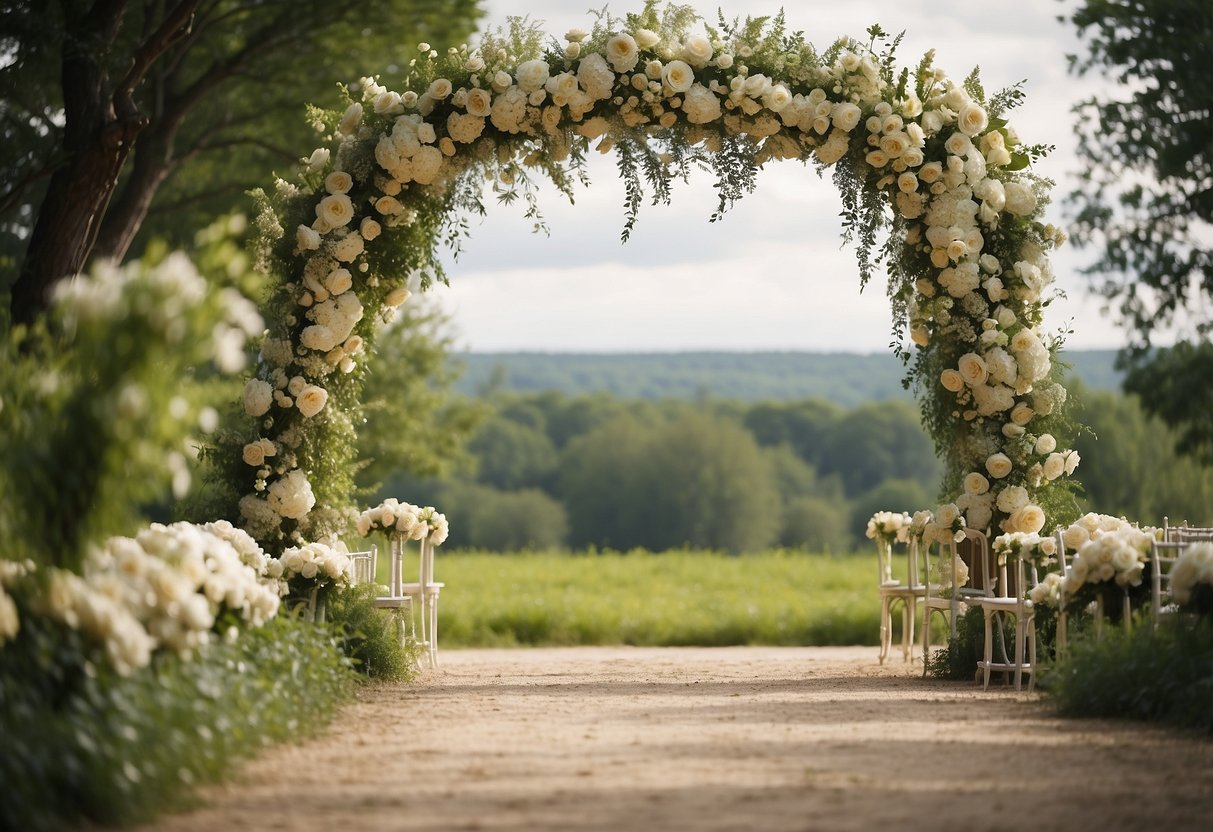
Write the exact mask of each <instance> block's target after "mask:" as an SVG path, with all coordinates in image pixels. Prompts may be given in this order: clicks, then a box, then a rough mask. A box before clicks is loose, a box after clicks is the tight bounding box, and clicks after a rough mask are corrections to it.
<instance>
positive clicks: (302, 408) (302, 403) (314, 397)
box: [295, 384, 329, 419]
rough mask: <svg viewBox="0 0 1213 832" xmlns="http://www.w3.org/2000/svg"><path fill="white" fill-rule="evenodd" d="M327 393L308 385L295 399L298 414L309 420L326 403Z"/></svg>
mask: <svg viewBox="0 0 1213 832" xmlns="http://www.w3.org/2000/svg"><path fill="white" fill-rule="evenodd" d="M328 400H329V393H328V391H327V390H325V389H324V388H323V387H317V386H316V385H314V384H309V385H307V386H306V387H304V388H303V390H301V391H300V392H299V395H298V396H297V397H296V398H295V406H296V407H298V408H299V412H300V413H301V414H303V418H305V419H310V418H311V417H313V416H315V415H316V414H317V413H319V412H320V411H321V410H324V406H325V404H326V403H328Z"/></svg>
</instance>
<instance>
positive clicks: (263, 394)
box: [241, 378, 274, 417]
mask: <svg viewBox="0 0 1213 832" xmlns="http://www.w3.org/2000/svg"><path fill="white" fill-rule="evenodd" d="M241 398H242V399H243V401H244V412H245V413H246V414H247V415H249V416H253V417H256V416H264V415H265V414H266V413H268V412H269V409H270V405H271V404H272V403H273V401H274V388H273V386H272V385H271V384H270V383H269V382H268V381H262V380H261V379H259V378H253V379H249V380H248V383H247V384H245V385H244V393H243V395H242V396H241Z"/></svg>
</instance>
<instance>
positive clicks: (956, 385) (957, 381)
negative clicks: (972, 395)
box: [939, 367, 965, 393]
mask: <svg viewBox="0 0 1213 832" xmlns="http://www.w3.org/2000/svg"><path fill="white" fill-rule="evenodd" d="M939 383H940V384H942V385H943V387H944V389H945V390H949V391H951V392H953V393H959V392H960V391H961V390H963V389H964V386H965V381H964V379H963V378H962V377H961V375H960V373H959V372H957V371H956V370H953V369H951V368H950V367H949V368H948V369H946V370H944V371H943V372H942V373H940V374H939Z"/></svg>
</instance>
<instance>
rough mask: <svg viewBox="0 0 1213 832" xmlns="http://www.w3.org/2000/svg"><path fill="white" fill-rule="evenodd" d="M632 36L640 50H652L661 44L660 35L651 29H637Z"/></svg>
mask: <svg viewBox="0 0 1213 832" xmlns="http://www.w3.org/2000/svg"><path fill="white" fill-rule="evenodd" d="M632 36H633V37H634V38H636V45H637V46H639V47H640V48H641V49H652V48H653V47H654V46H656V45H657V44H659V43H660V42H661V35H659V34H657V33H656V32H654V31H653V30H652V29H637V30H636V31H635V32H633V33H632Z"/></svg>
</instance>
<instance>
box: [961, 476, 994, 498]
mask: <svg viewBox="0 0 1213 832" xmlns="http://www.w3.org/2000/svg"><path fill="white" fill-rule="evenodd" d="M964 489H965V493H966V494H985V493H986V492H987V491H989V490H990V481H989V480H988V479H986V478H985V477H984V476H982V474H981V473H980V472H978V471H973V472H972V473H970V474H967V475H966V476H965V479H964Z"/></svg>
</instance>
